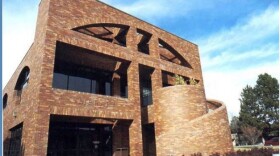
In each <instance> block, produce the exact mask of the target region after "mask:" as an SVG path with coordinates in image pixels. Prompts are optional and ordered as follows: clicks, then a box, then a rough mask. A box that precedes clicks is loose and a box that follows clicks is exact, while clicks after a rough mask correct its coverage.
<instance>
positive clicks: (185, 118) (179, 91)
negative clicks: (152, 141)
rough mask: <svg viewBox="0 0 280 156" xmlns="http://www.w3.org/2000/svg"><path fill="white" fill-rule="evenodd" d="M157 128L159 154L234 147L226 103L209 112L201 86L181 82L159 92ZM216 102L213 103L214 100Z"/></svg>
mask: <svg viewBox="0 0 280 156" xmlns="http://www.w3.org/2000/svg"><path fill="white" fill-rule="evenodd" d="M157 97H158V99H157V100H158V103H157V105H156V107H155V130H156V145H157V147H156V148H157V155H165V154H172V155H188V154H193V153H197V152H201V153H203V154H205V155H209V154H211V153H214V152H221V153H225V152H229V151H232V150H233V147H232V144H231V137H230V129H229V122H228V118H227V111H226V107H225V106H224V105H223V104H222V103H220V102H217V101H214V102H215V103H218V104H219V105H220V107H219V108H217V109H215V110H213V111H212V112H209V113H207V114H206V105H207V103H208V102H207V103H206V100H205V99H204V98H203V96H202V94H201V89H199V87H198V86H192V85H179V86H172V87H166V88H162V89H160V90H158V92H157ZM214 102H212V103H214Z"/></svg>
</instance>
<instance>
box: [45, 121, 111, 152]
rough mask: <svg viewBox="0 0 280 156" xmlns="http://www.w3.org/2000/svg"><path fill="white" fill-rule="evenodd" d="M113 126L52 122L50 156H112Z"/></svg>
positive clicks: (49, 143)
mask: <svg viewBox="0 0 280 156" xmlns="http://www.w3.org/2000/svg"><path fill="white" fill-rule="evenodd" d="M112 138H113V133H112V125H105V124H87V123H69V122H68V123H66V122H51V124H50V130H49V139H48V140H49V142H48V154H47V155H48V156H60V155H61V156H64V155H65V156H66V155H67V156H68V155H71V156H112Z"/></svg>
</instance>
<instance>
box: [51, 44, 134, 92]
mask: <svg viewBox="0 0 280 156" xmlns="http://www.w3.org/2000/svg"><path fill="white" fill-rule="evenodd" d="M128 66H129V62H126V61H124V60H119V59H117V58H112V57H109V56H105V55H101V54H98V53H96V52H94V51H89V50H87V49H83V48H79V47H75V46H72V45H68V44H65V43H61V42H58V43H57V48H56V56H55V65H54V74H53V84H52V85H53V87H54V88H59V89H65V90H73V91H79V92H87V93H94V94H101V95H107V96H121V97H127V74H126V72H127V68H128Z"/></svg>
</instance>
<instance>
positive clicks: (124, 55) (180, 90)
mask: <svg viewBox="0 0 280 156" xmlns="http://www.w3.org/2000/svg"><path fill="white" fill-rule="evenodd" d="M94 24H95V25H94ZM104 24H105V26H107V25H106V24H110V25H109V26H107V27H110V29H111V27H114V28H112V29H111V30H113V31H112V34H111V35H116V34H117V35H118V34H120V33H121V31H123V30H127V34H126V35H125V46H121V45H118V44H114V43H115V39H116V38H115V39H113V41H112V42H108V41H105V40H103V39H100V38H97V37H93V36H91V35H88V34H85V33H81V32H79V31H76V30H78V28H80V27H83V26H85V27H86V28H88V29H89V28H90V27H91V26H93V27H95V26H99V25H101V26H102V25H103V27H105V26H104ZM126 28H128V29H126ZM94 29H95V30H96V32H98V31H99V27H98V28H97V27H95V28H94ZM108 29H109V28H108ZM115 30H118V31H116V32H115ZM145 35H146V36H145ZM143 36H145V38H144V37H143ZM145 39H146V40H145ZM58 42H59V43H60V42H61V43H64V44H67V45H70V46H75V47H80V48H83V49H86V51H88V52H87V53H88V54H89V55H96V58H99V57H97V55H98V56H99V55H100V58H101V59H103V58H104V60H106V59H105V58H106V57H108V58H109V59H108V60H110V59H112V60H114V61H116V60H117V61H116V62H125V63H121V64H125V65H126V64H128V67H127V69H126V74H127V89H128V98H121V97H119V94H120V93H118V92H117V91H115V90H118V89H117V88H119V81H117V77H118V76H116V77H115V78H116V81H115V79H114V83H113V86H114V87H115V88H113V90H114V91H113V92H114V96H104V95H98V94H91V93H84V92H78V91H70V90H63V89H57V88H54V87H53V77H54V66H55V57H56V56H55V54H56V50H57V44H58ZM116 42H117V41H116ZM140 42H143V44H145V42H147V43H146V44H147V45H148V47H149V55H147V54H144V53H141V52H139V47H138V46H139V45H140V44H139V43H140ZM162 47H165V48H162ZM162 55H164V56H167V57H176V60H175V61H173V62H171V61H170V60H171V59H169V61H167V60H168V59H167V60H166V59H162V58H161V56H162ZM81 58H82V56H81V57H79V59H78V58H75V57H73V58H70V57H67V56H65V58H62V59H65V60H66V61H68V60H73V61H76V62H82V63H85V62H86V61H84V62H83V61H81ZM84 58H85V60H86V59H90V58H88V57H87V56H86V55H85V56H84ZM98 60H99V59H95V60H94V59H93V60H90V61H89V63H88V64H90V62H97V61H98ZM184 61H185V63H184ZM178 62H179V63H181V65H179V64H178ZM91 65H92V66H94V65H93V64H91ZM96 65H99V66H102V67H104V68H106V69H110V70H113V68H116V67H117V65H116V64H114V65H111V66H110V63H109V62H108V63H107V64H102V63H96ZM139 65H144V66H147V67H149V68H151V69H152V73H151V75H150V77H151V86H152V95H153V96H152V101H153V104H152V105H148V106H146V107H141V104H140V103H141V98H140V87H139V85H140V79H141V73H140V72H139V69H140V66H139ZM26 66H27V67H29V69H30V74H29V82H28V85H27V86H26V87H24V88H23V89H22V91H21V95H20V96H19V95H18V91H17V90H15V85H16V82H17V81H18V77H19V75H20V73H21V71H22V69H23V68H24V67H26ZM164 72H168V73H172V74H177V75H181V76H183V77H185V78H194V79H195V80H197V81H198V84H197V85H195V86H192V85H182V86H181V85H180V86H171V87H164V88H163V83H169V84H172V83H173V82H172V76H171V77H169V78H167V80H165V79H163V78H162V77H163V75H164ZM139 76H140V77H139ZM169 79H171V80H169ZM165 81H166V82H165ZM3 93H4V94H5V93H7V95H8V101H7V106H6V108H5V109H4V111H3V116H4V127H3V131H4V137H3V138H4V139H3V140H4V153H5V154H6V155H7V152H8V149H9V139H10V137H11V136H10V129H11V128H13V127H15V126H16V125H18V124H20V123H23V128H22V129H23V131H22V141H21V144H22V145H21V152H22V155H38V156H42V155H47V150H48V136H49V125H50V122H51V121H52V120H54V119H55V120H60V118H59V116H64V117H66V119H63V120H67V121H68V122H87V123H95V124H104V123H106V124H111V125H113V127H114V129H113V137H114V138H118V139H115V140H114V141H113V153H115V151H116V149H117V148H120V147H127V148H129V153H130V155H131V156H134V155H135V156H140V155H155V151H156V155H167V154H172V155H183V154H185V155H187V154H190V153H194V152H199V151H200V152H202V153H204V154H205V155H207V154H210V153H212V152H222V153H224V152H227V151H232V150H233V148H232V144H231V139H230V130H229V124H228V119H227V112H226V108H225V106H224V105H223V104H221V103H220V102H215V101H214V102H213V101H212V102H211V101H210V102H209V101H207V100H206V98H205V93H204V86H203V78H202V71H201V65H200V59H199V52H198V46H197V45H195V44H193V43H191V42H188V41H185V40H183V39H181V38H179V37H177V36H175V35H172V34H170V33H168V32H166V31H164V30H161V29H159V28H157V27H155V26H153V25H151V24H149V23H146V22H144V21H141V20H139V19H137V18H135V17H133V16H131V15H128V14H126V13H124V12H121V11H119V10H117V9H115V8H112V7H110V6H108V5H106V4H103V3H102V2H99V1H95V0H84V1H83V2H80V1H76V0H67V1H66V0H42V1H41V3H40V6H39V14H38V20H37V27H36V34H35V40H34V42H33V44H32V45H31V47H30V49H29V51H28V52H27V54H26V56H25V57H24V58H23V60H22V62H21V63H20V65H19V66H18V68H17V70H16V71H15V73H14V74H13V76H12V77H11V79H10V81H9V82H8V84H7V85H6V87H5V88H4V91H3ZM209 109H211V110H213V111H211V112H209V111H208V110H209ZM67 117H69V118H67ZM73 117H74V119H73ZM75 117H77V119H75ZM78 118H79V119H78ZM146 125H153V126H152V127H154V133H155V134H154V135H155V139H154V142H155V146H156V147H153V146H149V143H147V140H150V139H147V138H146V136H147V135H144V134H152V133H150V132H142V131H143V129H144V128H143V127H145V126H146ZM147 129H150V128H147ZM152 129H153V128H152ZM143 136H145V138H143ZM148 136H149V135H148ZM151 141H153V140H151ZM148 142H149V141H148ZM147 146H149V152H147V151H145V149H147ZM143 149H144V151H143Z"/></svg>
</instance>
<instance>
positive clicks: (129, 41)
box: [126, 27, 138, 51]
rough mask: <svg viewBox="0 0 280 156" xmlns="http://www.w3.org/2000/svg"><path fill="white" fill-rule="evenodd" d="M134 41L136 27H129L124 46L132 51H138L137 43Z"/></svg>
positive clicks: (135, 38) (135, 39)
mask: <svg viewBox="0 0 280 156" xmlns="http://www.w3.org/2000/svg"><path fill="white" fill-rule="evenodd" d="M136 41H137V34H136V29H135V28H133V27H130V28H129V30H128V32H127V35H126V47H127V48H129V49H131V50H133V51H138V47H137V44H138V43H137V42H136Z"/></svg>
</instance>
